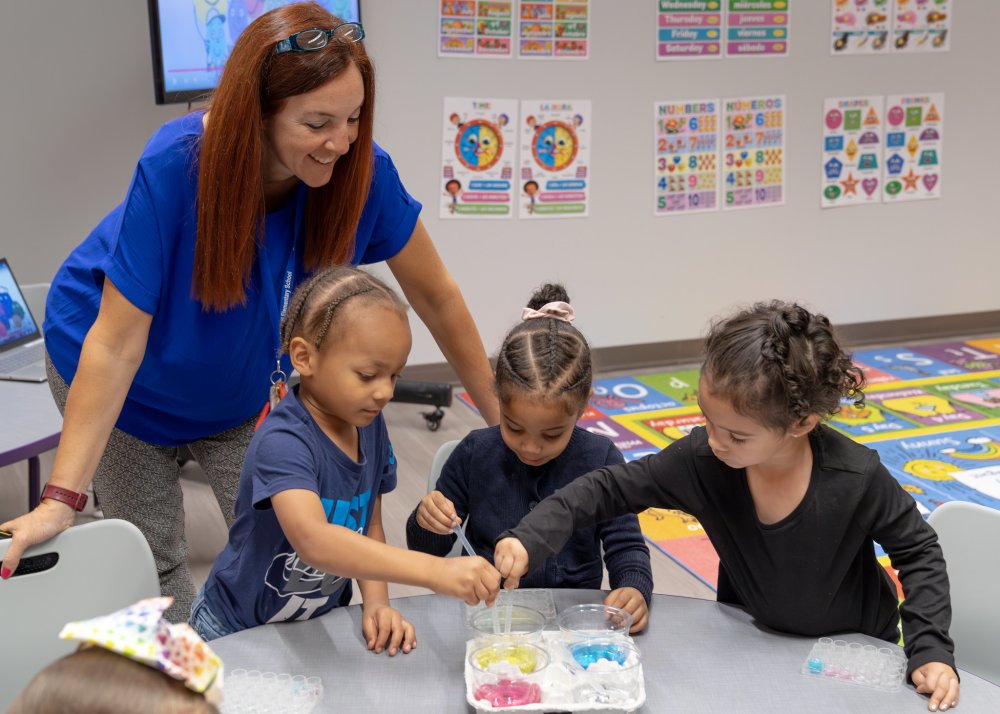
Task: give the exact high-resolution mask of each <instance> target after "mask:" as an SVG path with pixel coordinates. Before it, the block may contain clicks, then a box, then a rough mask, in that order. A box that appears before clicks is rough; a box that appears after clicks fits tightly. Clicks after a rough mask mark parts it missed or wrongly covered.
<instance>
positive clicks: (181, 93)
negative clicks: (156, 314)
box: [148, 0, 361, 104]
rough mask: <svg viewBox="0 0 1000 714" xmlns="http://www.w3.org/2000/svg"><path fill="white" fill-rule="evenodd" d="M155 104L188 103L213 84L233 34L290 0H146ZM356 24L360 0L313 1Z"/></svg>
mask: <svg viewBox="0 0 1000 714" xmlns="http://www.w3.org/2000/svg"><path fill="white" fill-rule="evenodd" d="M148 1H149V33H150V40H151V44H152V48H153V81H154V83H155V88H156V103H157V104H172V103H175V102H191V101H194V100H196V99H199V98H201V97H204V96H205V95H206V94H208V93H209V92H210V91H211V90H212V89H214V88H215V85H216V83H217V82H218V81H219V77H220V76H222V67H223V65H224V64H225V63H226V58H227V57H229V53H230V51H231V50H232V49H233V45H234V44H236V38H237V37H239V35H240V33H241V32H243V29H244V28H245V27H246V26H247V25H249V24H250V23H251V22H253V21H254V20H255V19H257V17H259V16H260V15H261V14H263V13H265V12H267V11H268V10H273V9H274V8H276V7H279V6H281V5H289V4H291V2H292V0H148ZM316 1H317V2H319V4H320V5H322V6H323V7H325V8H326V9H327V10H329V11H330V12H331V13H333V14H334V15H336V16H337V17H341V18H343V19H344V20H347V21H353V22H360V21H361V9H360V7H359V4H360V0H316Z"/></svg>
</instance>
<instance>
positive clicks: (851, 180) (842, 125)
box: [820, 97, 883, 208]
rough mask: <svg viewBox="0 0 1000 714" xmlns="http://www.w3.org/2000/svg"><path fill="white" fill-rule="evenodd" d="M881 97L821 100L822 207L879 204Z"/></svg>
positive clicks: (880, 199) (880, 185)
mask: <svg viewBox="0 0 1000 714" xmlns="http://www.w3.org/2000/svg"><path fill="white" fill-rule="evenodd" d="M882 99H883V98H882V97H850V98H843V99H826V100H825V101H824V102H823V182H822V192H823V197H822V199H821V202H820V205H821V206H822V207H823V208H836V207H839V206H862V205H865V204H868V203H881V201H882V125H883V116H882Z"/></svg>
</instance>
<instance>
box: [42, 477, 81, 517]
mask: <svg viewBox="0 0 1000 714" xmlns="http://www.w3.org/2000/svg"><path fill="white" fill-rule="evenodd" d="M46 498H50V499H52V500H53V501H59V503H65V504H66V505H67V506H69V507H70V508H72V509H73V510H74V511H82V510H83V507H84V506H86V505H87V494H85V493H77V492H76V491H70V490H69V489H68V488H63V487H62V486H56V485H55V484H52V483H47V484H45V488H44V489H43V490H42V500H43V501H44V500H45V499H46Z"/></svg>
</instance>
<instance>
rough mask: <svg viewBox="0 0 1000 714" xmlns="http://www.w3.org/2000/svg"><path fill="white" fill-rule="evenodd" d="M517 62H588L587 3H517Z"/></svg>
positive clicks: (560, 0)
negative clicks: (531, 60) (571, 60)
mask: <svg viewBox="0 0 1000 714" xmlns="http://www.w3.org/2000/svg"><path fill="white" fill-rule="evenodd" d="M517 17H518V30H517V56H518V58H520V59H555V60H560V59H587V58H588V57H589V56H590V0H519V2H518V11H517Z"/></svg>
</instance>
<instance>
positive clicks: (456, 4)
mask: <svg viewBox="0 0 1000 714" xmlns="http://www.w3.org/2000/svg"><path fill="white" fill-rule="evenodd" d="M438 1H439V5H438V57H476V58H494V59H509V58H510V57H512V56H513V40H512V36H513V27H514V14H513V6H514V2H513V0H438Z"/></svg>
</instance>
